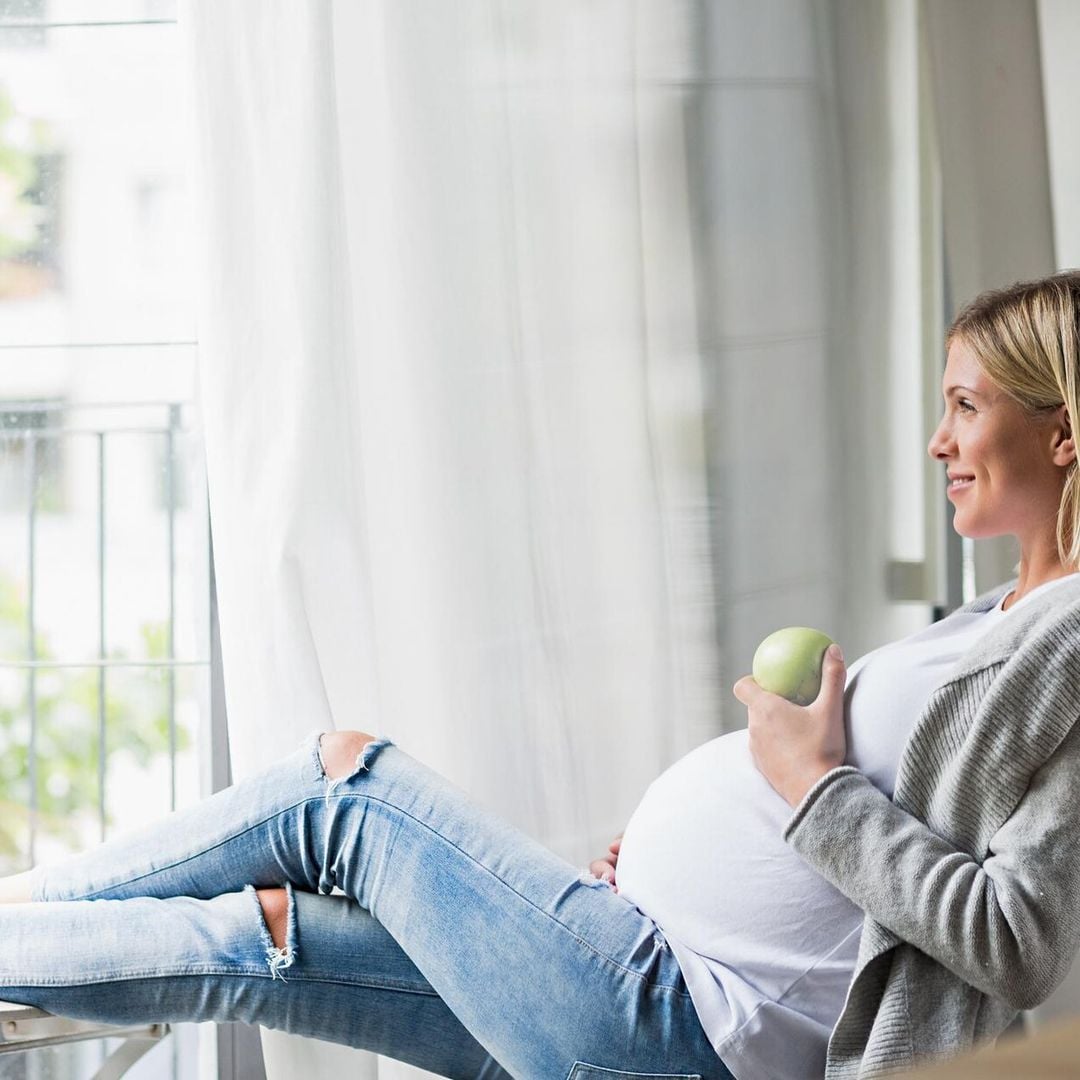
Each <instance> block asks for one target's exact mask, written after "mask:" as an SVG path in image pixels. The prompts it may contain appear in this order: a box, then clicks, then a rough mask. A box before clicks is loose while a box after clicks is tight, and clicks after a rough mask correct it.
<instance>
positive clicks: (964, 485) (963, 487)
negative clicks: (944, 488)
mask: <svg viewBox="0 0 1080 1080" xmlns="http://www.w3.org/2000/svg"><path fill="white" fill-rule="evenodd" d="M974 483H975V481H974V480H973V479H972V480H963V481H961V482H960V483H959V484H954V483H953V482H952V481H951V480H950V481H949V484H948V492H949V494H950V495H955V494H956V493H957V492H958V491H967V489H968V488H969V487H971V485H972V484H974Z"/></svg>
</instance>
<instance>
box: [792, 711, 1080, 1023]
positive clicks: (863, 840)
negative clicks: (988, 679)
mask: <svg viewBox="0 0 1080 1080" xmlns="http://www.w3.org/2000/svg"><path fill="white" fill-rule="evenodd" d="M1078 780H1080V723H1078V724H1077V725H1076V726H1074V727H1073V729H1072V731H1071V733H1070V734H1069V735H1068V736H1066V738H1065V740H1064V741H1063V742H1062V744H1061V746H1060V747H1059V748H1058V750H1057V751H1056V752H1055V753H1054V755H1053V756H1052V757H1051V758H1050V760H1049V761H1047V763H1046V764H1045V765H1044V766H1043V767H1042V768H1041V769H1040V770H1039V771H1038V772H1036V773H1035V775H1034V777H1033V778H1032V781H1031V784H1030V786H1029V788H1028V790H1027V792H1026V794H1025V795H1024V797H1023V799H1022V800H1021V801H1020V803H1019V804H1018V805H1017V807H1016V809H1015V810H1014V811H1013V813H1012V815H1011V816H1010V817H1009V819H1008V820H1007V821H1006V822H1005V823H1004V825H1002V827H1001V828H1000V829H999V830H998V831H997V832H996V833H995V834H994V836H993V838H992V840H991V842H990V846H989V853H988V855H987V858H986V859H985V860H984V861H983V862H982V864H981V865H980V863H979V862H978V861H977V860H975V859H973V858H972V857H971V856H970V855H968V854H967V853H966V852H963V851H959V850H957V849H956V848H955V847H953V846H952V845H951V844H950V843H948V842H947V841H946V840H944V839H942V838H941V837H940V836H938V835H937V834H936V833H934V832H932V831H931V830H930V829H929V828H928V827H927V826H926V825H924V824H923V823H922V822H921V821H920V820H919V819H918V818H915V817H913V816H912V815H910V814H908V813H906V812H905V811H904V810H902V809H900V808H899V807H898V806H896V805H894V804H893V803H892V802H891V801H890V800H889V799H888V797H887V796H885V795H884V794H883V793H882V792H881V791H879V790H878V789H877V788H875V787H874V786H873V784H871V783H870V781H869V780H868V779H867V778H866V777H865V776H864V775H863V774H862V773H860V772H859V771H858V770H856V769H853V768H851V767H850V766H843V767H840V768H837V769H833V770H832V771H831V772H829V773H827V774H826V775H825V776H824V777H822V778H821V779H820V780H819V781H818V782H817V784H815V786H814V787H813V788H811V789H810V791H809V792H808V793H807V794H806V796H805V798H804V799H803V800H802V802H801V803H800V804H799V806H798V807H797V808H796V810H795V813H794V814H793V816H792V818H791V820H790V821H789V822H788V824H787V826H786V827H785V830H784V837H785V839H786V840H787V841H788V842H789V843H790V844H791V845H792V846H793V847H794V848H795V849H796V851H798V852H799V854H800V855H802V857H803V858H804V859H806V861H807V862H808V863H809V864H810V865H811V866H813V867H814V868H815V869H816V870H817V871H818V872H819V873H820V874H821V875H822V876H823V877H825V878H826V879H827V880H829V881H830V882H832V884H833V885H835V886H836V887H837V888H838V889H839V890H840V891H841V892H842V893H844V895H845V896H847V897H848V898H849V899H851V900H852V901H853V902H854V903H856V904H858V905H859V907H861V908H862V909H863V910H864V911H865V912H866V913H867V914H868V915H869V916H870V917H871V918H872V919H874V920H875V921H876V922H878V923H880V924H881V925H882V926H885V927H886V928H888V929H889V930H891V931H892V932H893V933H895V934H897V935H898V936H899V937H901V938H903V939H904V940H905V941H908V942H910V943H911V944H912V945H914V946H915V947H916V948H918V949H921V950H922V951H923V952H925V953H927V954H928V955H929V956H932V957H933V958H934V959H935V960H938V961H939V962H940V963H941V964H943V965H944V966H945V967H947V968H948V969H949V970H950V971H952V972H954V973H955V974H956V975H958V976H959V977H960V978H962V979H964V981H965V982H968V983H970V984H971V985H973V986H975V987H976V988H977V989H979V990H981V991H983V992H984V993H987V994H990V995H992V996H993V997H996V998H999V999H1001V1000H1003V1001H1006V1002H1008V1003H1009V1004H1010V1005H1012V1006H1013V1007H1014V1008H1017V1009H1029V1008H1031V1007H1033V1006H1034V1005H1037V1004H1039V1003H1040V1002H1042V1001H1044V1000H1045V999H1046V998H1047V997H1049V995H1050V994H1051V993H1052V992H1053V990H1054V989H1055V987H1056V986H1057V985H1058V984H1059V983H1060V982H1061V981H1062V979H1064V977H1065V975H1066V974H1067V973H1068V971H1069V967H1070V965H1071V964H1072V961H1073V958H1074V956H1075V955H1076V952H1077V947H1078V945H1080V790H1078V789H1080V785H1078Z"/></svg>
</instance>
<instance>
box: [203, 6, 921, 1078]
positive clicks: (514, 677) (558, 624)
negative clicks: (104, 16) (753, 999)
mask: <svg viewBox="0 0 1080 1080" xmlns="http://www.w3.org/2000/svg"><path fill="white" fill-rule="evenodd" d="M834 6H835V5H831V4H827V3H825V2H823V0H822V2H817V0H787V2H776V0H774V2H772V3H759V4H753V5H750V4H744V3H741V2H738V3H737V2H734V0H732V2H727V0H725V2H716V3H708V4H701V3H695V2H691V0H652V2H648V0H640V2H637V3H627V2H625V0H598V2H594V3H589V4H581V3H579V2H576V0H545V2H544V3H536V2H530V0H460V2H455V3H453V4H444V3H437V2H419V0H366V2H358V0H342V2H340V3H334V2H332V0H311V2H309V3H305V4H302V5H297V4H289V3H285V2H283V0H188V3H187V4H186V7H185V8H184V11H183V15H184V21H185V23H186V25H187V27H188V40H189V43H190V47H191V49H190V55H191V71H192V86H193V106H194V108H193V117H194V124H195V128H194V131H195V137H196V144H197V147H198V163H197V170H196V176H197V185H196V195H197V205H198V206H199V220H200V223H201V229H200V231H201V235H202V238H203V255H202V268H203V275H204V276H203V280H202V283H201V288H202V298H201V306H200V324H199V339H200V356H201V360H200V363H201V393H202V404H203V413H204V420H205V429H206V442H207V461H208V471H209V486H210V499H211V516H212V524H213V530H214V543H215V554H216V559H217V574H218V579H217V580H218V588H219V599H220V613H221V630H222V645H223V655H224V663H225V673H226V695H227V702H228V710H229V724H230V732H231V743H232V752H233V761H234V768H235V772H236V773H237V775H238V776H240V775H243V774H245V773H247V772H250V771H251V770H252V769H254V768H256V767H257V766H260V765H262V764H264V763H266V762H267V761H269V760H270V759H271V758H273V757H275V756H276V755H278V754H280V753H282V752H284V751H287V750H289V749H291V748H292V747H293V746H294V745H295V743H296V742H297V740H298V739H299V738H300V737H301V736H302V735H303V734H304V733H305V732H306V731H308V730H310V729H312V728H316V727H321V728H333V727H337V728H349V727H358V728H361V729H365V730H368V731H372V732H377V733H378V732H385V733H387V734H389V735H391V736H392V737H393V738H394V739H395V740H396V741H397V742H398V743H399V744H400V745H402V746H403V747H404V748H405V749H407V750H409V751H410V752H412V753H414V754H415V755H416V756H418V757H420V758H422V759H423V760H425V761H426V762H428V763H429V764H431V765H433V766H434V767H436V768H438V769H439V770H440V771H442V772H443V773H445V774H446V775H448V776H450V777H451V778H453V779H454V780H455V781H456V782H458V783H459V784H461V785H462V786H463V787H465V788H466V789H467V790H469V791H470V792H472V793H473V794H474V795H475V796H476V797H477V798H478V799H480V800H482V801H484V802H485V803H487V804H488V805H490V806H492V807H494V808H495V809H496V810H498V811H499V812H501V813H503V814H504V815H505V816H507V817H508V818H509V819H511V820H512V821H514V822H516V823H517V824H518V825H520V826H521V827H523V828H524V829H526V830H527V831H528V832H530V833H531V834H533V835H534V836H536V837H538V838H539V839H541V840H542V841H544V842H546V843H547V844H549V845H550V846H551V847H553V848H554V849H555V850H557V851H558V852H560V853H561V854H563V855H564V856H566V857H567V858H569V859H571V860H573V861H575V862H578V863H581V864H582V865H584V863H585V862H587V860H588V859H589V858H590V857H592V856H593V855H595V854H596V853H597V852H599V851H602V850H603V849H604V847H605V846H606V843H607V841H608V840H609V839H610V837H611V836H612V835H613V834H614V833H615V832H618V831H619V830H620V829H621V828H622V826H623V825H624V823H625V821H626V818H627V817H628V815H629V813H630V812H631V810H632V809H633V807H634V805H635V804H636V802H637V800H638V798H639V797H640V795H641V793H642V791H643V790H644V787H645V786H646V785H647V783H648V782H649V781H650V780H651V779H652V778H653V777H654V776H655V775H656V774H657V773H658V772H659V771H661V770H662V768H663V767H664V766H666V765H667V764H669V763H670V762H671V761H672V760H674V759H675V758H676V757H677V756H679V755H680V754H681V753H682V752H684V751H685V750H687V749H689V748H690V747H691V746H693V745H696V744H698V743H700V742H702V741H704V740H705V739H707V738H709V737H711V736H713V735H715V734H718V733H719V732H721V731H722V730H725V729H728V728H733V727H736V726H741V725H742V724H743V723H744V722H745V714H744V710H742V709H741V707H739V706H738V703H737V702H735V701H734V699H733V698H732V697H731V694H730V685H731V683H732V682H734V680H735V679H736V678H737V677H738V676H739V675H741V674H743V673H745V672H746V671H748V670H749V664H750V659H751V656H752V652H753V647H754V645H755V644H756V642H757V641H758V640H760V638H761V637H763V636H764V634H765V633H767V632H768V631H770V630H772V629H775V628H776V627H777V626H780V625H785V624H799V623H803V624H808V625H820V626H822V627H824V628H826V629H829V630H831V631H833V632H834V636H837V637H840V639H841V640H843V641H844V643H845V647H846V648H847V649H848V650H849V652H850V651H851V650H853V649H856V648H857V647H859V648H860V651H862V650H863V649H865V648H867V647H870V646H871V645H876V644H880V643H881V639H882V638H884V637H886V636H889V635H888V634H887V633H879V632H880V631H882V630H883V628H887V630H889V631H891V630H892V629H893V622H895V618H896V615H895V608H894V607H890V605H889V602H888V597H886V596H884V595H881V586H880V585H879V581H880V580H881V578H882V574H881V570H882V562H883V560H884V559H885V558H886V557H887V556H888V555H889V554H890V550H889V548H890V544H891V543H892V541H893V539H894V537H893V536H892V535H891V534H889V533H888V530H887V529H885V528H884V527H882V526H881V525H880V521H881V516H880V505H879V504H878V502H877V501H874V500H868V501H866V502H864V501H862V500H861V499H851V498H848V497H847V495H846V486H847V485H848V484H849V482H851V481H853V480H854V479H856V478H857V477H856V476H855V473H854V472H853V471H852V470H853V469H854V468H856V467H857V468H862V469H863V470H864V471H865V475H866V477H867V478H868V480H874V481H880V479H881V476H880V469H881V463H882V458H881V456H880V455H879V456H878V457H877V458H876V460H875V461H873V462H870V461H869V460H868V459H869V456H870V455H869V454H868V453H867V452H866V451H865V450H864V449H863V448H862V447H861V446H860V447H856V448H855V449H854V450H853V448H852V446H851V444H850V441H849V440H850V439H851V438H864V437H865V438H867V439H868V441H870V442H872V441H873V439H874V438H876V437H877V436H878V435H879V434H880V431H881V425H882V424H887V423H888V417H887V416H886V417H885V419H884V420H882V421H880V422H878V421H875V426H874V430H871V431H869V432H867V431H865V430H864V428H863V427H861V426H859V425H860V424H861V423H862V421H859V422H858V423H856V422H854V421H852V420H850V416H851V415H852V413H851V409H852V408H855V409H858V408H859V403H860V402H861V400H862V395H864V394H865V395H866V396H869V395H870V394H871V393H872V392H876V388H877V386H876V382H875V380H885V379H886V378H887V376H888V372H889V370H890V363H891V359H890V357H891V353H890V350H889V348H887V347H886V348H881V349H878V350H877V351H876V352H875V353H874V355H873V357H871V358H867V357H865V356H863V355H861V346H862V344H863V343H864V342H865V340H866V339H867V338H868V337H871V336H872V331H873V327H872V325H871V324H870V322H869V321H866V322H864V323H863V324H861V325H860V332H861V334H862V341H857V340H856V337H857V335H856V334H854V333H849V332H848V330H847V324H846V319H847V315H848V313H849V311H850V310H851V295H850V294H851V291H852V282H853V280H854V277H855V275H854V274H853V273H851V272H849V271H848V270H847V269H846V268H848V267H851V266H852V265H854V264H855V262H856V261H857V260H855V259H854V258H853V251H854V252H855V253H856V254H859V253H862V254H863V255H865V256H866V259H865V260H864V262H863V263H862V264H860V266H859V273H862V272H864V271H865V269H866V266H867V264H869V265H870V266H871V269H874V268H878V267H880V266H885V265H888V267H889V270H890V273H889V274H887V275H883V277H882V279H881V281H879V282H875V280H874V278H873V276H872V275H871V274H867V275H866V276H863V277H860V278H859V280H858V282H857V284H858V289H859V296H860V298H861V300H862V301H863V302H864V303H865V302H867V301H869V300H874V301H876V300H878V299H880V297H881V295H882V294H883V293H885V292H887V290H888V289H889V288H891V287H892V286H894V285H895V283H896V281H897V280H898V279H902V280H905V281H908V282H909V283H910V281H911V280H912V278H911V275H912V274H916V275H917V272H918V271H917V260H916V262H915V263H914V264H913V263H912V261H911V260H910V259H907V261H906V262H902V263H901V266H900V268H899V269H898V270H897V269H896V267H894V266H893V265H892V263H891V260H893V258H894V256H893V254H892V253H891V252H890V251H887V250H883V249H881V248H879V247H875V246H872V245H864V246H863V247H858V243H857V240H852V241H850V242H849V236H850V233H849V231H848V226H849V217H850V214H849V209H848V205H847V202H846V201H845V199H846V193H847V189H846V187H845V184H844V182H843V181H844V178H845V176H846V175H847V170H849V168H850V165H851V161H850V160H848V161H846V162H845V161H844V160H843V154H842V152H841V151H842V150H843V147H844V142H843V138H842V137H841V136H842V135H843V133H844V131H846V130H847V128H846V127H845V125H846V124H847V123H848V119H846V118H845V115H844V107H848V108H849V107H850V106H851V104H852V99H851V98H850V97H848V96H846V95H849V94H850V93H851V92H852V91H851V86H852V85H854V83H853V80H851V79H850V78H849V79H847V81H845V77H844V76H843V70H842V65H839V64H838V63H837V61H836V57H835V55H834V52H835V50H837V49H841V50H842V49H844V48H847V47H848V45H849V44H851V43H850V42H847V39H845V38H844V37H843V36H842V35H837V34H836V33H835V25H834V17H833V16H834V11H833V8H834ZM873 7H874V10H875V12H876V13H877V14H876V20H877V21H876V22H873V21H872V22H873V25H872V26H871V32H872V33H873V34H877V35H878V38H877V39H875V40H880V41H884V42H885V43H886V45H887V47H889V48H893V45H891V44H889V42H891V40H892V39H891V38H889V36H888V34H887V33H886V31H885V30H883V29H882V27H883V26H885V23H886V22H887V19H886V18H885V16H884V14H883V12H884V8H883V7H882V6H880V5H876V4H875V5H873ZM905 10H906V11H912V10H914V9H913V8H912V7H911V6H910V5H908V6H907V7H906V8H905ZM861 45H862V42H857V43H855V45H853V46H852V48H853V49H857V48H858V47H861ZM901 53H902V50H901ZM902 55H904V56H906V54H903V53H902ZM908 60H910V58H908ZM908 60H905V61H904V62H905V63H907V62H908ZM838 70H839V71H840V74H839V75H838V73H837V72H838ZM876 70H877V69H875V71H876ZM861 71H862V74H863V76H865V78H867V79H872V78H875V77H876V78H877V79H878V80H879V81H878V82H876V83H874V86H875V87H876V88H878V89H880V88H881V87H883V86H886V85H888V79H889V78H890V75H889V73H888V72H880V71H878V73H877V75H876V76H874V75H873V74H872V72H871V71H870V67H869V64H868V66H866V67H864V68H863V69H861ZM882 96H883V97H885V98H887V96H888V95H887V94H885V93H884V91H883V92H882ZM885 141H886V142H887V140H885ZM859 152H860V151H859V148H858V147H855V148H852V150H851V154H852V155H853V156H854V157H857V156H858V154H859ZM864 180H865V187H864V188H861V189H860V192H861V197H862V200H863V202H862V207H863V213H864V224H868V223H870V222H871V221H872V220H873V214H874V211H875V209H876V208H878V207H887V206H890V205H892V200H894V198H895V192H894V191H893V190H892V189H891V188H890V187H889V184H888V182H886V181H883V180H882V179H881V178H880V177H875V175H874V174H873V171H872V170H867V174H866V176H865V178H864ZM893 270H896V273H892V272H891V271H893ZM914 280H915V281H916V282H917V280H918V278H917V276H916V278H915V279H914ZM917 292H918V289H917V286H916V287H914V288H913V289H910V290H909V291H908V292H907V293H904V294H903V295H905V296H906V295H910V294H911V293H915V294H917ZM888 303H891V304H892V310H893V313H894V314H895V315H898V316H899V315H902V314H904V313H903V312H901V311H900V308H901V307H902V304H901V303H900V302H899V301H897V300H895V298H894V299H892V300H891V301H889V302H888ZM886 306H887V305H886ZM916 314H917V312H916ZM857 352H859V353H860V355H859V356H857V357H856V353H857ZM853 372H857V373H858V377H857V378H856V377H853ZM842 461H846V462H848V463H849V464H848V471H847V472H845V471H844V469H843V468H841V467H840V466H841V462H842ZM853 461H854V462H855V463H856V465H855V466H853V465H851V464H850V463H851V462H853ZM915 476H916V480H918V470H916V471H915ZM882 497H883V496H882ZM875 499H876V497H875ZM871 526H872V528H871ZM892 554H895V552H892ZM860 575H861V576H860ZM864 581H872V582H873V586H872V591H871V594H870V595H869V596H866V595H864V593H863V592H862V585H863V583H864ZM853 613H856V614H857V618H853ZM921 615H922V617H923V618H925V608H924V609H923V610H922V612H921ZM918 616H919V612H915V613H914V614H912V613H911V612H908V613H907V614H906V615H904V616H903V618H901V620H900V621H901V623H903V626H901V627H900V629H905V628H906V627H907V624H908V623H911V622H912V620H913V618H914V619H915V621H916V622H917V618H918ZM905 619H906V622H904V620H905ZM890 620H893V622H890ZM849 630H850V632H849ZM853 635H855V638H854V639H853ZM274 1044H275V1045H274V1047H273V1049H272V1052H271V1053H270V1054H269V1057H270V1061H271V1067H272V1069H273V1068H274V1067H277V1068H281V1069H284V1070H285V1072H287V1073H288V1074H289V1075H298V1071H297V1070H298V1069H299V1068H300V1066H299V1065H297V1064H295V1062H297V1061H299V1060H300V1059H302V1060H303V1062H304V1065H303V1068H304V1070H305V1074H306V1075H311V1076H315V1075H317V1074H318V1066H317V1064H316V1063H315V1059H316V1057H318V1056H319V1055H322V1059H323V1060H324V1061H327V1062H330V1061H333V1060H339V1059H338V1051H337V1050H334V1049H320V1050H318V1051H316V1050H315V1049H314V1048H312V1047H311V1046H304V1047H303V1048H302V1049H299V1050H298V1049H297V1048H296V1045H295V1044H292V1045H291V1046H290V1045H289V1044H283V1043H279V1042H278V1041H277V1040H274ZM283 1062H294V1064H285V1065H283V1064H282V1063H283ZM326 1068H327V1069H328V1070H329V1071H328V1072H327V1075H330V1072H331V1071H333V1070H334V1069H336V1068H338V1066H335V1065H333V1064H328V1065H327V1066H326ZM356 1068H357V1066H353V1071H354V1074H356V1075H359V1073H356V1071H355V1070H356ZM406 1072H407V1070H404V1069H402V1068H400V1067H396V1066H390V1065H387V1064H383V1065H382V1066H380V1072H379V1075H381V1076H391V1075H395V1076H400V1075H405V1074H406Z"/></svg>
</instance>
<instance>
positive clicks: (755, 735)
mask: <svg viewBox="0 0 1080 1080" xmlns="http://www.w3.org/2000/svg"><path fill="white" fill-rule="evenodd" d="M834 649H835V650H836V652H837V653H838V654H839V658H837V657H834V656H833V650H834ZM845 675H846V671H845V668H844V658H843V655H842V654H840V647H839V646H838V645H832V646H830V647H829V649H828V650H826V653H825V658H824V668H823V670H822V673H821V690H820V691H819V692H818V696H817V697H816V698H815V699H814V701H812V702H811V703H810V704H809V705H807V706H806V707H805V708H804V707H803V706H801V705H793V704H792V703H791V702H790V701H788V700H787V699H786V698H782V697H780V696H779V695H778V694H770V693H769V691H768V690H763V689H762V688H761V687H760V686H758V684H757V683H756V682H755V681H754V677H753V676H752V675H744V676H743V677H742V678H741V679H740V680H739V681H738V682H737V683H736V684H735V685H734V687H733V688H732V690H733V693H734V694H735V696H736V697H737V698H738V699H739V700H740V701H741V702H742V703H743V704H744V705H745V706H746V707H747V709H748V710H749V713H750V723H749V731H750V754H751V756H752V757H753V759H754V764H755V765H757V767H758V769H759V770H760V771H761V772H762V774H763V775H764V776H765V779H766V780H768V781H769V783H770V784H771V785H772V786H773V787H774V788H775V789H776V790H777V791H778V792H779V793H780V794H781V795H782V796H783V797H784V799H785V800H786V801H787V803H788V805H789V806H792V807H794V806H798V805H799V803H800V802H802V799H803V796H804V795H805V794H806V793H807V792H808V791H809V790H810V789H811V788H812V787H813V786H814V784H816V783H817V782H818V780H820V779H821V777H823V776H824V775H825V774H826V773H827V772H828V771H829V770H830V769H835V768H836V766H837V765H842V764H843V763H844V755H845V753H846V752H847V740H846V738H845V735H844V679H845Z"/></svg>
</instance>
